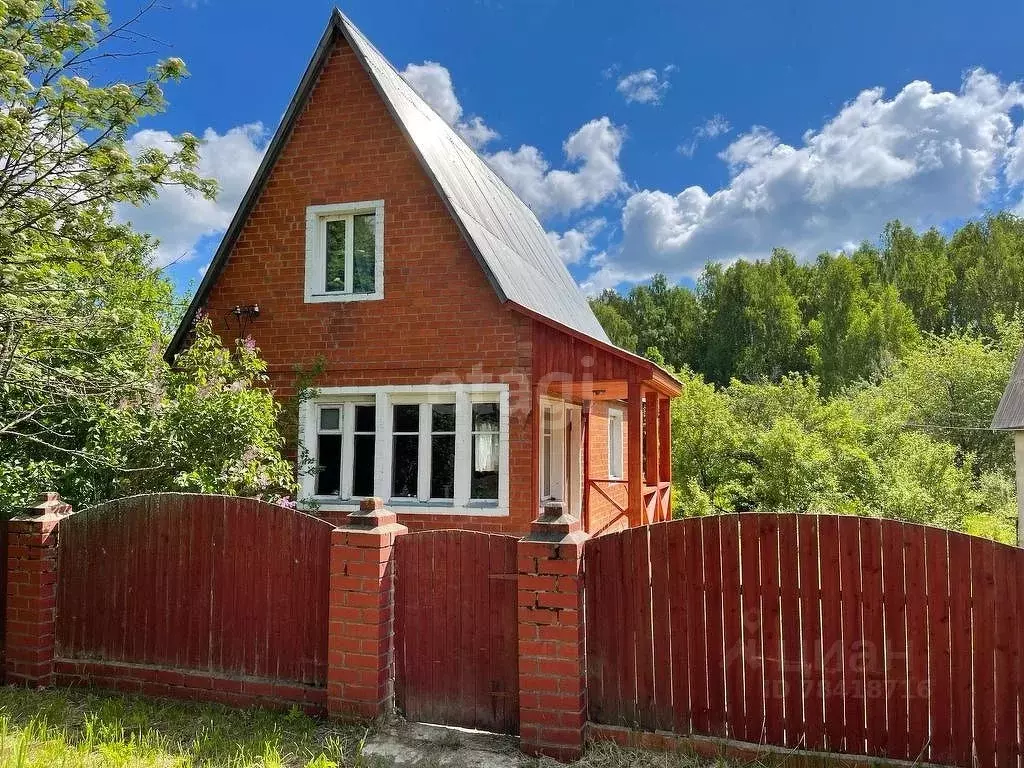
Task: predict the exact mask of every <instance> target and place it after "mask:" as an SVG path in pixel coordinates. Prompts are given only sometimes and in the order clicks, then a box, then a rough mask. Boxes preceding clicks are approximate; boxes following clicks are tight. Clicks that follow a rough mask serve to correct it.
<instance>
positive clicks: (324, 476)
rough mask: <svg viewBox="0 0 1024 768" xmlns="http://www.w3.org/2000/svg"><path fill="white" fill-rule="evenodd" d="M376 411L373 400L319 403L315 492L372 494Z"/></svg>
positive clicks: (340, 495) (358, 496)
mask: <svg viewBox="0 0 1024 768" xmlns="http://www.w3.org/2000/svg"><path fill="white" fill-rule="evenodd" d="M375 412H376V404H375V403H374V401H373V400H369V401H366V400H363V401H358V400H350V401H347V402H337V403H332V404H326V405H320V406H317V415H316V427H317V432H316V446H315V448H314V451H313V456H314V457H315V460H316V465H315V482H314V486H313V493H314V495H316V496H327V497H337V498H341V499H361V498H363V497H364V496H372V495H373V473H374V454H375V453H376V445H375V443H376V432H377V428H376V413H375Z"/></svg>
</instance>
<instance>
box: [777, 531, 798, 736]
mask: <svg viewBox="0 0 1024 768" xmlns="http://www.w3.org/2000/svg"><path fill="white" fill-rule="evenodd" d="M797 522H798V518H797V517H796V516H795V515H793V516H786V517H780V518H779V582H780V585H781V593H780V597H779V600H780V602H779V614H780V619H781V631H782V677H783V684H784V686H785V690H784V692H783V704H784V708H785V719H784V725H785V729H786V737H785V744H786V746H790V747H795V746H797V745H800V744H801V743H802V742H803V741H804V729H803V721H804V712H803V690H804V689H803V675H802V669H801V667H802V661H801V651H800V645H801V634H802V631H801V623H800V551H801V550H800V546H799V537H798V533H797Z"/></svg>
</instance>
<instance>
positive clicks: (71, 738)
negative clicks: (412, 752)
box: [0, 687, 367, 768]
mask: <svg viewBox="0 0 1024 768" xmlns="http://www.w3.org/2000/svg"><path fill="white" fill-rule="evenodd" d="M366 733H367V729H366V728H361V727H353V726H345V725H339V724H336V723H330V722H327V721H323V720H317V719H313V718H309V717H306V716H305V715H304V714H302V713H301V712H299V711H298V710H293V711H291V712H284V713H282V712H270V711H267V710H262V709H244V710H243V709H232V708H229V707H222V706H219V705H211V704H191V703H176V702H168V701H162V700H155V699H146V698H142V697H138V696H120V695H114V694H105V693H98V692H94V691H86V690H75V689H59V690H48V691H29V690H25V689H22V688H13V687H3V688H0V768H36V767H37V766H38V767H39V768H42V767H43V766H47V768H49V767H50V766H53V768H79V766H81V767H83V768H85V767H88V768H93V766H95V767H96V768H99V767H100V766H102V767H103V768H143V766H145V767H146V768H149V767H150V766H152V767H153V768H172V767H174V768H193V766H194V767H195V768H200V766H203V767H204V768H247V767H248V766H253V767H254V768H255V767H256V766H259V768H277V767H278V766H282V767H283V766H288V768H292V767H301V768H350V766H351V767H354V766H364V765H366V761H364V760H363V759H362V758H361V757H360V754H359V753H360V747H361V744H362V740H363V738H364V737H365V736H366Z"/></svg>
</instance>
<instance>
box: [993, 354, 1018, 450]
mask: <svg viewBox="0 0 1024 768" xmlns="http://www.w3.org/2000/svg"><path fill="white" fill-rule="evenodd" d="M992 429H1014V430H1016V429H1024V349H1022V350H1021V351H1020V354H1018V355H1017V362H1016V363H1015V364H1014V366H1013V373H1011V374H1010V381H1009V382H1008V383H1007V385H1006V389H1004V390H1003V396H1002V397H1001V398H1000V399H999V407H998V408H996V415H995V416H993V417H992Z"/></svg>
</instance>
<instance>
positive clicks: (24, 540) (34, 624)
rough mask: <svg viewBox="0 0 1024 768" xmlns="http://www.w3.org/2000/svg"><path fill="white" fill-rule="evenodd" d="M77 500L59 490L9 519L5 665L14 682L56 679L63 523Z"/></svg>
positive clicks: (41, 682)
mask: <svg viewBox="0 0 1024 768" xmlns="http://www.w3.org/2000/svg"><path fill="white" fill-rule="evenodd" d="M69 514H71V505H70V504H67V503H65V502H64V501H62V500H61V498H60V496H59V495H57V494H56V493H45V494H43V495H42V496H41V497H40V499H39V503H38V504H37V505H36V506H34V507H30V508H28V509H26V510H24V511H23V512H22V514H20V515H16V516H14V517H12V518H11V519H10V521H9V522H8V523H7V574H6V576H7V596H6V610H7V624H6V629H5V633H4V654H5V656H4V665H5V672H6V674H7V682H8V683H18V684H21V685H30V686H45V685H50V684H51V683H52V682H53V656H54V640H55V636H56V618H57V541H58V538H57V526H58V523H60V521H61V520H62V519H63V518H65V517H67V516H68V515H69Z"/></svg>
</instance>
